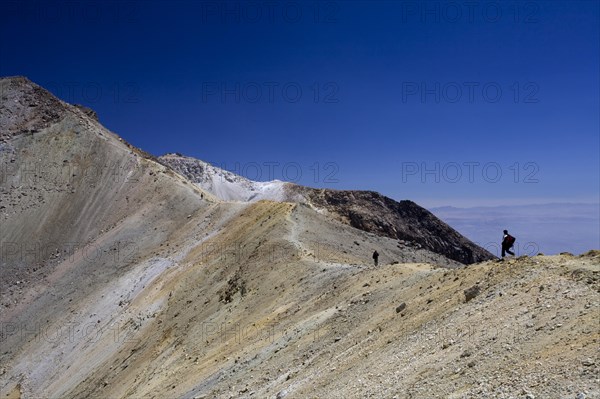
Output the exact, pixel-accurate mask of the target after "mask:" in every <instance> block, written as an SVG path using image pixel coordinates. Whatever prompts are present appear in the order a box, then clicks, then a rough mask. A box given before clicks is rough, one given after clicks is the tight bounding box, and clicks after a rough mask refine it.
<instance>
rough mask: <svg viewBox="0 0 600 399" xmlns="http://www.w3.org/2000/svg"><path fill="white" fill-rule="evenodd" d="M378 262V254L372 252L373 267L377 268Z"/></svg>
mask: <svg viewBox="0 0 600 399" xmlns="http://www.w3.org/2000/svg"><path fill="white" fill-rule="evenodd" d="M378 262H379V252H377V251H375V252H373V263H375V266H377V263H378Z"/></svg>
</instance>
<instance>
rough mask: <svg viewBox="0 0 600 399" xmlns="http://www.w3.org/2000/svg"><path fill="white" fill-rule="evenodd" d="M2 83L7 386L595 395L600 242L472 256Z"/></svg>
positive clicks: (135, 393) (1, 386)
mask: <svg viewBox="0 0 600 399" xmlns="http://www.w3.org/2000/svg"><path fill="white" fill-rule="evenodd" d="M31 90H33V91H31ZM0 93H2V94H1V95H0V100H1V102H0V132H2V134H3V135H4V136H3V137H5V139H4V141H3V142H2V143H0V166H1V167H2V169H1V173H2V175H1V176H0V223H1V229H0V244H1V246H2V247H1V248H0V249H1V250H2V252H1V254H2V257H1V258H0V397H1V398H58V397H60V398H82V397H91V398H121V397H123V398H141V397H144V398H161V399H162V398H213V397H216V398H232V397H233V398H237V397H240V398H259V397H260V398H263V397H265V398H276V397H277V398H283V397H285V398H306V397H315V398H323V397H334V398H338V397H340V398H341V397H344V398H359V397H374V398H375V397H376V398H379V397H389V398H393V397H397V398H410V397H431V398H480V397H500V398H510V397H513V398H517V397H526V396H527V395H529V397H544V398H546V397H548V398H559V397H560V398H562V397H573V398H575V397H579V398H582V397H583V398H597V397H600V389H599V388H598V386H599V382H600V381H599V379H598V365H599V364H600V363H599V359H598V344H599V339H600V336H599V329H598V321H597V315H598V312H599V310H600V309H599V307H600V301H599V295H598V294H599V290H600V286H599V281H600V278H599V273H600V252H598V251H590V252H589V253H587V254H585V255H582V256H572V255H568V254H565V255H560V256H552V257H545V256H537V257H533V258H527V257H523V258H519V259H512V260H509V261H506V262H503V263H500V262H495V261H490V262H483V263H478V264H474V265H470V266H467V267H464V266H463V265H462V264H461V263H459V262H457V261H455V260H452V259H449V258H447V257H445V256H442V255H441V254H439V253H436V252H433V251H430V250H428V249H426V248H424V247H423V246H421V247H419V246H417V245H399V242H398V240H397V239H396V238H395V237H394V238H390V237H386V236H385V234H375V233H373V232H370V231H365V230H364V229H359V228H355V227H352V226H351V225H350V223H349V222H348V221H347V220H343V218H342V217H341V216H339V217H337V216H336V215H335V214H333V212H323V211H317V210H316V209H315V208H319V209H321V208H326V204H327V201H329V200H327V199H323V200H321V202H318V201H319V200H318V199H311V197H310V194H306V193H303V192H301V193H300V194H302V195H303V196H305V198H307V199H308V200H307V201H294V202H281V201H268V200H260V201H222V200H220V199H219V198H218V197H217V196H215V195H213V194H212V193H210V192H208V191H203V190H202V188H201V187H199V186H198V185H195V184H192V183H191V182H190V181H189V180H188V179H187V178H185V177H183V176H182V175H180V174H178V173H174V172H173V171H172V170H171V169H170V168H168V167H166V166H165V165H163V164H161V163H159V162H157V161H156V160H155V159H153V158H152V157H151V156H148V155H147V154H145V153H143V152H142V151H140V150H138V149H136V148H134V147H131V146H130V145H128V144H127V143H125V142H124V141H123V140H122V139H120V138H119V137H118V136H116V135H115V134H113V133H111V132H109V131H107V130H106V129H105V128H103V127H102V126H101V125H100V124H99V123H98V121H97V120H96V119H95V117H94V115H93V113H91V112H89V111H87V110H85V109H82V108H81V107H75V106H71V105H69V104H65V103H63V102H60V101H59V100H56V99H53V98H52V96H51V95H50V94H49V93H47V92H46V91H44V90H43V89H41V88H39V87H37V86H36V85H34V84H33V83H31V82H29V81H27V80H25V79H22V78H12V79H0ZM27 93H34V95H33V96H32V97H31V96H29V94H27ZM15 100H16V101H15ZM7 101H8V102H9V103H8V104H7ZM10 101H12V103H10ZM52 102H54V105H52V106H50V104H51V103H52ZM14 104H20V105H19V106H15V105H14ZM30 104H34V105H30ZM36 104H37V105H36ZM44 104H46V105H48V107H49V109H46V105H44ZM38 108H39V112H40V113H41V114H42V115H43V114H46V113H47V112H50V113H51V115H55V116H53V117H52V118H50V119H47V120H44V117H43V116H41V115H39V114H38V111H36V109H38ZM8 109H10V112H9V111H8ZM6 115H9V116H6ZM35 120H38V121H41V122H39V124H38V122H31V121H35ZM32 126H33V127H32ZM31 130H33V131H31ZM365 195H368V194H365ZM365 198H368V197H365ZM374 198H376V197H374ZM309 200H310V201H309ZM315 204H317V205H315ZM332 216H336V217H332ZM408 216H411V215H407V217H408ZM411 217H412V216H411ZM414 217H418V215H416V214H415V215H414ZM375 249H376V250H377V251H379V253H380V254H381V256H380V266H378V267H374V266H373V265H372V260H371V258H370V255H371V253H372V252H373V251H374V250H375ZM465 292H466V294H465ZM467 295H468V296H467ZM467 299H468V300H467Z"/></svg>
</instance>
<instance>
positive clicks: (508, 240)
mask: <svg viewBox="0 0 600 399" xmlns="http://www.w3.org/2000/svg"><path fill="white" fill-rule="evenodd" d="M515 240H516V238H515V237H513V236H511V235H510V234H507V235H506V245H508V246H509V247H510V246H511V245H513V244H514V243H515Z"/></svg>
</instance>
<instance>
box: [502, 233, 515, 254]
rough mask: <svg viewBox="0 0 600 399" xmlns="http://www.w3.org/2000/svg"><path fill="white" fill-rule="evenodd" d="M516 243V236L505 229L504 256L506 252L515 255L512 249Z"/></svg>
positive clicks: (503, 240) (503, 239)
mask: <svg viewBox="0 0 600 399" xmlns="http://www.w3.org/2000/svg"><path fill="white" fill-rule="evenodd" d="M514 244H515V237H513V236H511V235H510V234H508V230H504V237H503V238H502V257H503V258H504V255H505V254H506V253H509V254H511V255H512V256H515V253H514V252H512V251H511V250H510V249H511V248H512V247H513V245H514Z"/></svg>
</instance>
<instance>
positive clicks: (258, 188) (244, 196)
mask: <svg viewBox="0 0 600 399" xmlns="http://www.w3.org/2000/svg"><path fill="white" fill-rule="evenodd" d="M158 159H159V161H160V162H161V163H163V164H165V165H167V166H169V167H171V168H172V169H173V170H175V171H176V172H178V173H180V174H181V175H183V176H185V177H186V178H188V179H189V180H190V181H191V182H193V183H195V184H196V185H198V187H200V188H202V189H203V190H206V191H208V192H210V193H212V194H214V195H215V196H217V197H219V198H220V199H222V200H235V201H258V200H262V199H268V200H271V201H288V202H298V203H305V204H308V205H310V206H311V207H312V208H314V209H316V210H318V211H324V212H326V213H327V214H328V215H330V216H332V217H335V218H337V219H338V220H340V221H342V222H343V223H346V224H348V225H350V226H352V227H355V228H357V229H360V230H364V231H368V232H371V233H375V234H377V235H380V236H384V237H389V238H393V239H398V240H400V243H401V244H402V245H412V246H417V247H423V248H426V249H428V250H430V251H433V252H436V253H439V254H441V255H444V256H446V257H448V258H450V259H453V260H456V261H458V262H461V263H464V264H470V263H474V262H481V261H484V260H489V259H493V258H494V256H493V255H492V254H491V253H489V252H488V251H486V250H484V249H482V248H481V247H479V246H477V245H475V244H474V243H473V242H471V241H470V240H469V239H467V238H466V237H464V236H462V235H461V234H460V233H458V232H457V231H456V230H454V229H453V228H451V227H450V226H448V225H447V224H446V223H444V222H442V221H441V220H440V219H438V218H437V217H436V216H434V215H433V214H432V213H431V212H429V211H428V210H426V209H424V208H422V207H420V206H419V205H417V204H415V203H414V202H412V201H408V200H405V201H400V202H397V201H394V200H393V199H391V198H388V197H385V196H383V195H381V194H379V193H376V192H372V191H352V190H331V189H315V188H311V187H304V186H300V185H297V184H293V183H288V182H281V181H278V180H275V181H269V182H255V181H251V180H249V179H246V178H244V177H242V176H238V175H236V174H234V173H231V172H229V171H226V170H223V169H220V168H217V167H215V166H213V165H211V164H209V163H207V162H204V161H201V160H198V159H194V158H191V157H185V156H182V155H180V154H167V155H163V156H161V157H159V158H158Z"/></svg>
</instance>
